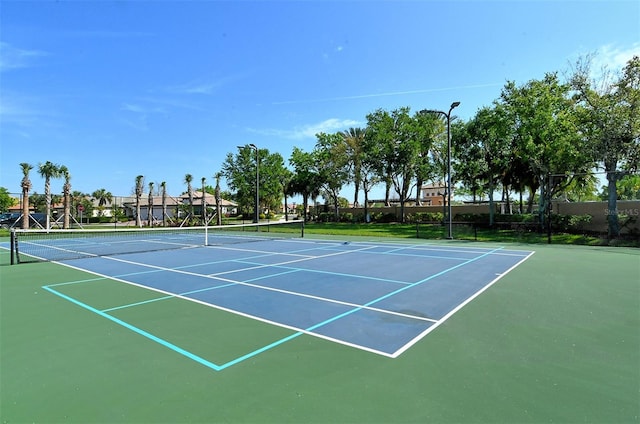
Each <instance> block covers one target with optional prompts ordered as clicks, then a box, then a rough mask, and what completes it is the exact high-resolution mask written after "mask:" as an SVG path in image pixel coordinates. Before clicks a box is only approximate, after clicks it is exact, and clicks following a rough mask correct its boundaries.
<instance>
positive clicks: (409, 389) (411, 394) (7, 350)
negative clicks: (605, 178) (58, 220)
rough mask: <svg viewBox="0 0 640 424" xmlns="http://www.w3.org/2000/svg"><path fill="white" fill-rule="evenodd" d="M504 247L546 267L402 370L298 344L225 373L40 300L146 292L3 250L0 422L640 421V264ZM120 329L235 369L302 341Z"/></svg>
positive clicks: (194, 330) (196, 319)
mask: <svg viewBox="0 0 640 424" xmlns="http://www.w3.org/2000/svg"><path fill="white" fill-rule="evenodd" d="M443 244H445V245H464V246H474V245H475V244H472V243H458V242H449V243H443ZM478 246H483V247H490V246H487V245H484V244H478ZM507 247H508V248H509V249H523V250H535V254H533V255H532V256H531V257H530V258H529V259H528V260H526V261H525V262H523V263H522V264H520V265H519V266H518V267H517V268H515V269H513V270H512V271H511V272H509V273H508V274H507V275H505V276H504V277H503V278H502V279H500V280H499V281H497V283H496V284H494V285H492V286H491V287H490V288H489V289H488V290H486V291H485V292H483V293H482V294H481V295H480V296H478V297H477V298H475V299H474V300H473V301H471V302H470V303H469V304H467V305H466V306H464V307H463V308H462V309H461V310H460V311H459V312H457V313H456V314H455V315H453V316H452V317H451V318H450V319H448V320H447V321H446V322H444V323H443V324H442V325H441V326H439V327H438V328H437V329H435V331H433V332H431V333H430V334H428V336H426V337H424V338H423V339H422V340H420V341H419V342H417V343H416V344H415V345H413V346H412V347H411V348H410V349H408V350H407V351H406V352H404V353H403V354H402V355H400V356H399V357H397V358H389V357H385V356H381V355H376V354H373V353H371V352H367V351H363V350H360V349H354V348H352V347H350V346H345V345H342V344H337V343H333V342H331V341H329V340H324V339H322V338H317V337H312V336H309V335H302V336H300V337H295V338H293V339H292V340H290V341H289V342H287V343H284V344H282V345H278V346H276V347H275V348H272V349H269V350H267V351H265V352H262V353H261V354H259V355H256V356H253V357H251V358H250V359H248V360H245V361H243V362H242V363H239V364H237V365H235V366H232V367H229V368H227V369H224V370H222V371H215V370H212V369H209V368H207V367H203V366H202V365H201V364H199V363H197V362H196V361H193V360H190V359H189V358H187V357H185V356H182V355H179V354H177V353H176V352H175V351H173V350H170V349H166V348H165V347H163V346H162V345H159V344H158V343H155V342H154V341H152V340H150V339H148V338H145V337H141V336H140V334H138V333H136V332H134V331H131V330H130V329H128V328H126V327H123V326H121V325H117V324H116V323H115V322H113V321H111V320H108V319H105V318H104V317H102V316H99V315H97V314H94V313H90V312H89V311H87V309H85V308H82V307H79V306H78V305H76V304H73V303H71V302H69V301H67V300H65V299H63V298H61V297H59V296H56V295H54V294H52V293H50V292H48V291H47V290H46V289H43V286H48V285H53V284H57V283H64V282H69V281H80V280H92V282H91V283H90V284H83V285H81V286H78V287H73V288H69V290H71V291H72V292H73V297H74V298H75V299H80V300H82V299H84V298H85V297H87V298H90V299H91V301H92V302H93V304H94V305H96V307H102V306H107V305H111V304H114V303H119V302H122V301H125V300H126V301H127V302H134V301H136V299H140V300H143V299H145V298H146V297H148V293H146V292H145V293H142V292H141V291H142V290H144V289H141V288H138V287H134V286H129V285H126V284H122V283H118V282H116V281H113V280H106V279H102V278H99V277H97V276H95V275H93V274H89V273H86V272H83V271H79V270H75V269H71V268H68V267H63V266H60V265H56V264H54V263H29V264H20V265H16V266H10V265H8V263H9V252H8V251H6V250H0V343H1V344H0V401H1V403H0V422H2V423H23V422H35V423H52V422H65V423H117V422H134V423H143V422H149V423H151V422H168V423H169V422H171V423H180V422H209V423H212V422H226V423H235V422H238V423H241V422H247V423H404V422H407V423H408V422H413V423H426V422H438V423H442V422H492V423H494V422H501V423H516V422H517V423H529V422H531V423H539V422H560V423H569V422H571V423H574V422H580V423H583V422H592V423H604V422H607V423H628V422H640V401H639V399H640V330H639V329H640V250H637V249H626V248H591V247H581V246H554V245H552V246H546V245H535V246H534V245H526V246H525V245H508V246H507ZM67 293H70V292H67ZM158 296H161V294H159V293H158ZM187 303H189V305H188V307H185V304H187ZM113 315H114V316H116V317H117V318H118V319H122V320H125V321H126V322H129V323H133V324H134V325H136V326H137V327H138V328H141V329H142V330H144V331H148V332H150V333H153V334H155V335H157V336H158V337H162V338H166V339H171V340H172V341H174V342H176V343H177V344H179V345H180V346H184V347H185V348H186V349H188V350H189V351H191V352H194V353H196V354H202V355H205V354H206V352H209V351H211V350H215V351H216V352H217V353H216V354H217V355H218V357H219V358H220V360H221V361H223V362H224V361H226V360H231V359H232V358H236V357H238V355H239V354H242V353H243V352H248V351H252V350H253V349H257V348H259V347H260V346H264V345H265V344H268V343H269V342H270V341H273V340H278V339H281V338H283V337H287V335H290V334H291V331H290V330H288V329H286V328H282V327H276V326H273V325H270V324H268V323H264V322H260V321H255V320H253V319H250V318H247V317H243V316H239V315H234V314H230V313H228V312H224V311H221V310H218V309H213V308H210V307H207V306H205V305H195V307H194V305H193V303H192V302H188V301H186V300H183V299H171V300H169V301H167V302H155V303H149V304H146V305H144V307H142V308H135V309H122V310H119V311H115V312H114V313H113Z"/></svg>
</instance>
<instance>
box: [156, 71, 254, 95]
mask: <svg viewBox="0 0 640 424" xmlns="http://www.w3.org/2000/svg"><path fill="white" fill-rule="evenodd" d="M247 75H248V74H246V73H239V74H234V75H227V76H223V77H213V78H208V79H199V80H194V81H190V82H187V83H184V84H178V85H173V86H169V87H167V88H166V91H168V92H170V93H175V94H202V95H210V94H215V93H217V92H218V91H219V90H220V89H221V88H223V87H225V86H227V85H230V84H233V83H235V82H236V81H240V80H242V79H244V78H246V77H247Z"/></svg>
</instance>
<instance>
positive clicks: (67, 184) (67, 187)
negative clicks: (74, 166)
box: [60, 165, 71, 228]
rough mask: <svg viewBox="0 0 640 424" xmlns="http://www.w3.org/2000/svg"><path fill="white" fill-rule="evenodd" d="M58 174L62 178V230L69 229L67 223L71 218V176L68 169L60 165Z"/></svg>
mask: <svg viewBox="0 0 640 424" xmlns="http://www.w3.org/2000/svg"><path fill="white" fill-rule="evenodd" d="M60 174H61V175H62V176H63V177H64V185H63V186H62V195H63V196H64V202H63V203H64V221H63V224H62V227H63V228H69V223H70V222H69V221H70V219H69V218H70V217H71V174H70V173H69V169H68V168H67V167H66V166H64V165H62V166H61V167H60Z"/></svg>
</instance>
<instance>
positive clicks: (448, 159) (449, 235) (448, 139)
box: [427, 102, 460, 240]
mask: <svg viewBox="0 0 640 424" xmlns="http://www.w3.org/2000/svg"><path fill="white" fill-rule="evenodd" d="M458 106H460V102H453V103H451V107H450V108H449V112H444V111H442V110H427V112H431V113H440V114H442V115H444V116H445V117H446V118H447V224H448V227H449V230H448V236H447V238H448V239H450V240H451V239H453V231H452V226H453V224H452V217H451V111H452V110H453V109H455V108H457V107H458Z"/></svg>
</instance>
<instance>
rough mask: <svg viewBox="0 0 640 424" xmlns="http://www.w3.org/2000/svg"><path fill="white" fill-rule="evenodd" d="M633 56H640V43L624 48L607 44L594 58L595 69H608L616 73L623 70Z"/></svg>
mask: <svg viewBox="0 0 640 424" xmlns="http://www.w3.org/2000/svg"><path fill="white" fill-rule="evenodd" d="M633 56H640V42H637V43H633V44H632V45H631V46H629V47H627V48H624V47H620V46H615V45H613V44H607V45H604V46H602V47H600V48H599V49H598V51H597V52H596V54H595V57H594V64H593V65H594V68H597V69H600V68H603V67H607V68H609V69H611V70H612V71H614V72H617V71H619V70H621V69H622V68H623V67H624V66H625V65H626V64H627V62H628V61H629V60H630V59H631V58H632V57H633Z"/></svg>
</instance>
